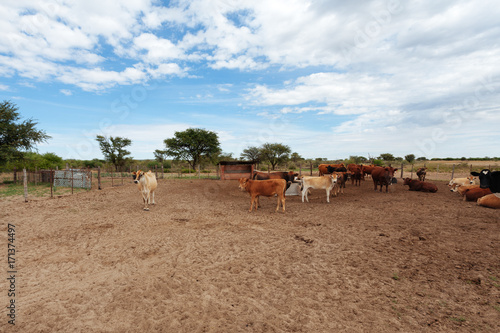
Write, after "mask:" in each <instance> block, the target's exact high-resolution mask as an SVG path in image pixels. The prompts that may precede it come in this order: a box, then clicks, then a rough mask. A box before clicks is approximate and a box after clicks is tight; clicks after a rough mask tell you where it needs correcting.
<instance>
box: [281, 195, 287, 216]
mask: <svg viewBox="0 0 500 333" xmlns="http://www.w3.org/2000/svg"><path fill="white" fill-rule="evenodd" d="M285 200H286V198H285V195H283V198H281V204H282V205H283V213H284V212H285Z"/></svg>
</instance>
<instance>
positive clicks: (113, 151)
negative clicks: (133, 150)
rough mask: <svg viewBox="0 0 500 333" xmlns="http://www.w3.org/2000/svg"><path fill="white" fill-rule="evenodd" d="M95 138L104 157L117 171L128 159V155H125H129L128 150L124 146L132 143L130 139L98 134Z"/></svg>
mask: <svg viewBox="0 0 500 333" xmlns="http://www.w3.org/2000/svg"><path fill="white" fill-rule="evenodd" d="M96 140H97V142H99V147H100V148H101V151H102V154H103V155H104V158H105V159H106V160H107V161H108V162H111V164H113V165H114V166H115V170H116V171H118V168H122V167H124V166H125V163H127V161H128V160H130V157H129V158H127V157H126V156H127V155H130V152H129V151H128V150H126V149H125V147H127V146H130V145H131V144H132V141H131V140H130V139H127V138H121V137H119V136H117V137H114V138H113V137H112V136H110V137H109V139H108V138H106V137H105V136H102V135H98V136H97V137H96Z"/></svg>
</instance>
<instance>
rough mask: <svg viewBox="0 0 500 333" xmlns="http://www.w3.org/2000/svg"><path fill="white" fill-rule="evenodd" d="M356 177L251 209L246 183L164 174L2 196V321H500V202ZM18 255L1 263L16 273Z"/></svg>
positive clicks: (173, 327) (489, 324) (161, 324)
mask: <svg viewBox="0 0 500 333" xmlns="http://www.w3.org/2000/svg"><path fill="white" fill-rule="evenodd" d="M401 183H402V182H401V181H400V182H399V183H398V184H396V185H394V190H393V191H392V193H388V194H386V193H379V192H374V191H373V185H372V183H371V181H369V180H368V181H365V182H364V183H362V185H361V186H360V187H354V186H352V185H351V184H348V185H347V186H348V187H347V188H346V190H345V194H344V195H343V196H341V197H338V198H332V200H331V203H330V204H328V203H327V202H326V197H325V194H324V192H323V191H316V190H313V192H312V195H310V203H302V202H301V201H300V198H298V197H287V201H286V208H287V211H286V212H285V213H275V212H274V209H275V206H276V198H262V199H261V204H262V206H263V207H262V208H261V209H260V210H259V211H258V212H253V213H248V208H249V206H250V198H249V196H248V194H246V193H243V192H240V191H239V190H238V189H237V182H236V181H215V180H161V181H160V183H159V188H158V190H157V194H156V202H157V205H156V206H154V207H152V208H151V211H149V212H145V211H143V210H142V199H141V198H140V193H139V192H138V190H137V188H136V186H135V185H133V184H127V185H125V186H121V187H115V188H107V189H105V190H102V191H97V190H92V191H90V192H87V193H81V194H76V195H73V196H65V197H62V198H56V199H47V198H40V199H36V200H33V201H30V202H29V203H27V204H25V203H23V202H22V201H21V200H20V201H19V202H12V201H11V200H3V201H2V202H0V208H1V212H0V216H1V222H2V223H1V230H0V233H1V234H0V243H1V244H2V246H1V248H3V249H4V250H3V251H4V252H7V250H6V248H7V246H6V245H5V244H6V242H7V223H12V224H15V226H16V247H17V252H16V256H17V260H18V261H17V267H16V268H17V270H18V274H17V279H16V305H17V308H16V309H17V310H16V325H15V327H12V326H11V325H9V324H8V323H7V320H8V317H7V316H6V315H7V309H6V307H5V306H6V305H8V301H9V299H8V297H7V289H8V285H7V281H6V279H5V278H2V279H1V282H0V293H1V297H0V300H1V303H0V304H1V305H2V309H4V310H2V313H1V317H0V318H1V322H0V331H1V332H396V331H399V332H422V331H429V332H435V331H443V332H452V331H453V332H499V331H500V239H499V238H500V210H491V209H487V208H482V207H478V206H476V205H475V204H474V203H471V202H463V201H461V198H459V197H458V195H457V194H456V193H451V192H449V191H448V190H447V186H446V183H445V182H439V183H437V184H438V187H439V191H438V192H437V193H436V194H430V193H418V192H410V191H408V190H407V188H404V187H403V185H402V184H401ZM6 256H7V253H4V255H3V256H2V257H3V258H4V259H3V260H2V263H1V266H2V267H3V269H2V271H3V272H4V276H5V275H6V274H7V273H6V271H7V259H6Z"/></svg>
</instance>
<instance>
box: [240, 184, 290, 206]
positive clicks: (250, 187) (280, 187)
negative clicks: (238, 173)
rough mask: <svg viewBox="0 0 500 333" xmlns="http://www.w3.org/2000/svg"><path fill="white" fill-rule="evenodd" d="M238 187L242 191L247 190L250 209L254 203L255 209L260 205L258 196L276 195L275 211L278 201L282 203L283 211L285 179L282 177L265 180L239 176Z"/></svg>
mask: <svg viewBox="0 0 500 333" xmlns="http://www.w3.org/2000/svg"><path fill="white" fill-rule="evenodd" d="M239 182H240V185H239V188H240V190H242V191H247V192H248V193H249V194H250V197H251V200H250V210H249V212H251V211H252V209H253V205H254V203H255V210H257V208H258V207H260V203H259V196H261V195H263V196H265V197H271V196H273V195H275V194H276V195H277V196H278V206H277V207H276V211H278V210H279V208H280V202H281V204H282V205H283V212H284V211H285V188H286V184H287V182H286V180H284V179H267V180H251V179H248V178H240V180H239Z"/></svg>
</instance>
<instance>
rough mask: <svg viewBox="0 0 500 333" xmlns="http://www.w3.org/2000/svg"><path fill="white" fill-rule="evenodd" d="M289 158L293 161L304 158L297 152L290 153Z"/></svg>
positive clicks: (296, 161)
mask: <svg viewBox="0 0 500 333" xmlns="http://www.w3.org/2000/svg"><path fill="white" fill-rule="evenodd" d="M290 160H291V161H292V162H293V163H298V162H300V161H303V160H304V158H303V157H302V156H300V154H299V153H292V155H290Z"/></svg>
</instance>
